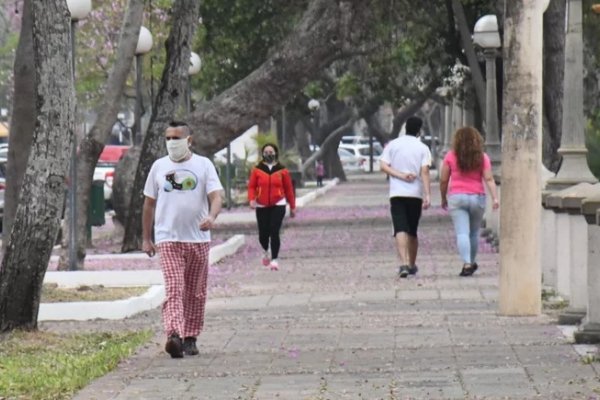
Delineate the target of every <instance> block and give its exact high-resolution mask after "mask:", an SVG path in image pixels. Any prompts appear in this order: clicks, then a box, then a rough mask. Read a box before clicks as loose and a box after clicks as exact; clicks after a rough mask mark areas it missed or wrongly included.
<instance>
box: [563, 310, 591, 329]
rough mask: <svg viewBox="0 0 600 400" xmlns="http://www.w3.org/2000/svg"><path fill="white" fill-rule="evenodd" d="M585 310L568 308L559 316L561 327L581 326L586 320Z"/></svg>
mask: <svg viewBox="0 0 600 400" xmlns="http://www.w3.org/2000/svg"><path fill="white" fill-rule="evenodd" d="M585 314H586V309H585V308H567V309H566V310H564V311H563V312H561V313H560V314H559V315H558V324H559V325H579V324H580V323H581V321H582V320H583V319H584V318H585Z"/></svg>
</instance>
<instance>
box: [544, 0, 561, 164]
mask: <svg viewBox="0 0 600 400" xmlns="http://www.w3.org/2000/svg"><path fill="white" fill-rule="evenodd" d="M565 14H566V1H565V0H551V1H550V4H549V5H548V9H547V10H546V12H545V13H544V122H545V124H544V135H543V138H542V160H543V162H544V165H545V166H546V168H548V169H549V170H550V171H554V172H556V171H558V167H559V165H560V159H561V157H560V155H559V154H558V148H559V147H560V138H561V134H562V99H563V80H564V69H565Z"/></svg>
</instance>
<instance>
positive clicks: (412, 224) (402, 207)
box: [390, 197, 423, 237]
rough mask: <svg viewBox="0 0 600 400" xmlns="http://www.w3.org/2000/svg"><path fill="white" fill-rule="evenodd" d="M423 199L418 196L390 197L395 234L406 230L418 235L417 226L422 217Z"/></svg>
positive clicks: (410, 233)
mask: <svg viewBox="0 0 600 400" xmlns="http://www.w3.org/2000/svg"><path fill="white" fill-rule="evenodd" d="M422 209H423V200H422V199H419V198H417V197H392V198H390V211H391V214H392V223H393V225H394V236H396V233H398V232H406V233H408V234H409V235H411V236H415V237H416V236H417V228H418V227H419V220H420V219H421V210H422Z"/></svg>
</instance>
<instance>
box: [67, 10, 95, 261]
mask: <svg viewBox="0 0 600 400" xmlns="http://www.w3.org/2000/svg"><path fill="white" fill-rule="evenodd" d="M67 7H68V8H69V12H70V13H71V57H72V58H71V63H72V70H73V82H75V32H76V30H77V22H79V21H80V20H82V19H85V18H86V17H87V16H88V15H89V13H90V12H91V11H92V1H91V0H67ZM75 103H77V102H75ZM75 115H77V111H75ZM70 164H71V165H70V171H69V180H70V183H71V184H70V185H69V269H70V270H72V271H74V270H76V269H77V129H75V131H74V132H73V141H72V145H71V160H70Z"/></svg>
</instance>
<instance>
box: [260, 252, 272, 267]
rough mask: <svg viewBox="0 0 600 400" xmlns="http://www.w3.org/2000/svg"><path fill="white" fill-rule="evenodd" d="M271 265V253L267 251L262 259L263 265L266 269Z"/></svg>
mask: <svg viewBox="0 0 600 400" xmlns="http://www.w3.org/2000/svg"><path fill="white" fill-rule="evenodd" d="M270 263H271V257H269V252H268V251H265V252H264V253H263V257H262V265H264V266H265V267H268V266H269V264H270Z"/></svg>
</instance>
